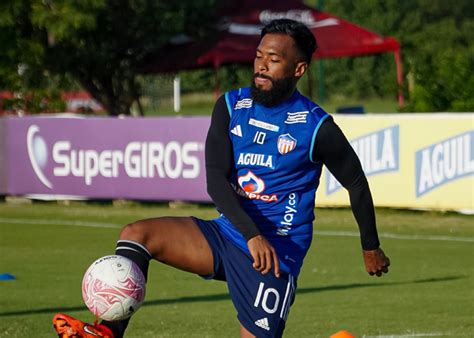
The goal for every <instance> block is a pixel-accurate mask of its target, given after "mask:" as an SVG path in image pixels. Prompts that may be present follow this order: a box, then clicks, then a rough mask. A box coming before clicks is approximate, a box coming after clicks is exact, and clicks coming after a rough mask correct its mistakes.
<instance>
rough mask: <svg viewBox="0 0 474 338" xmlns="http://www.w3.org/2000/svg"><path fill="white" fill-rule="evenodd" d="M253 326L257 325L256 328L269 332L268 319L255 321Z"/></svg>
mask: <svg viewBox="0 0 474 338" xmlns="http://www.w3.org/2000/svg"><path fill="white" fill-rule="evenodd" d="M255 325H257V326H258V327H261V328H262V329H264V330H267V331H270V326H268V319H267V317H265V318H262V319H259V320H256V321H255Z"/></svg>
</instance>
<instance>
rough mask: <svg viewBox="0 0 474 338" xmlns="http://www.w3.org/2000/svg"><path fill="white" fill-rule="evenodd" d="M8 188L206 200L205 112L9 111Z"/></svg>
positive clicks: (17, 191) (17, 192) (46, 193)
mask: <svg viewBox="0 0 474 338" xmlns="http://www.w3.org/2000/svg"><path fill="white" fill-rule="evenodd" d="M6 123H7V125H6V127H7V135H8V158H7V159H6V165H7V170H8V173H9V174H8V192H9V194H13V195H44V196H57V197H63V198H64V197H79V198H80V197H84V198H96V199H122V198H124V199H139V200H175V199H176V200H188V201H202V200H209V197H208V195H207V192H206V187H205V184H203V182H205V168H204V142H205V138H206V134H207V129H208V128H209V123H210V121H209V118H207V117H206V118H204V117H193V118H147V119H140V118H126V119H112V118H90V117H88V118H60V117H39V118H34V117H28V118H9V119H7V121H6Z"/></svg>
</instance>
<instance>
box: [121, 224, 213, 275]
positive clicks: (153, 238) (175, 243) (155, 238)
mask: <svg viewBox="0 0 474 338" xmlns="http://www.w3.org/2000/svg"><path fill="white" fill-rule="evenodd" d="M120 239H121V240H132V241H136V242H138V243H141V244H143V245H144V246H145V247H146V248H147V249H148V251H150V253H151V254H152V256H153V258H154V259H157V260H159V261H161V262H163V263H165V264H168V265H171V266H173V267H175V268H178V269H181V270H185V271H188V272H192V273H196V274H200V275H210V274H212V273H213V269H214V261H213V256H212V251H211V248H210V247H209V244H208V242H207V240H206V238H205V237H204V235H203V234H202V232H201V229H200V228H199V226H198V225H197V224H196V223H195V222H194V220H193V219H192V218H191V217H159V218H150V219H144V220H140V221H137V222H134V223H131V224H128V225H126V226H125V227H124V228H123V229H122V232H121V233H120Z"/></svg>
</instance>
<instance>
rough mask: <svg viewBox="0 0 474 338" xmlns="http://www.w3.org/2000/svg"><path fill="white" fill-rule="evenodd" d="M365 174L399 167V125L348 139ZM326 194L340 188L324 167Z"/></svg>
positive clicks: (375, 173) (389, 170) (384, 171)
mask: <svg viewBox="0 0 474 338" xmlns="http://www.w3.org/2000/svg"><path fill="white" fill-rule="evenodd" d="M350 144H351V145H352V147H353V148H354V150H355V152H356V154H357V156H358V157H359V159H360V162H361V164H362V168H363V169H364V172H365V174H366V175H367V176H371V175H377V174H381V173H386V172H391V171H398V169H399V167H400V160H399V158H400V150H399V149H400V126H399V125H394V126H391V127H388V128H384V129H380V130H377V131H375V132H373V133H370V134H367V135H363V136H361V137H358V138H356V139H353V140H351V141H350ZM326 177H327V180H326V195H331V194H333V193H335V192H336V191H338V190H339V189H340V188H341V184H340V183H339V182H338V181H337V180H336V179H335V178H334V176H333V175H332V174H331V173H330V172H329V171H328V170H327V169H326Z"/></svg>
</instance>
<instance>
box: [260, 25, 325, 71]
mask: <svg viewBox="0 0 474 338" xmlns="http://www.w3.org/2000/svg"><path fill="white" fill-rule="evenodd" d="M269 33H274V34H278V33H280V34H286V35H289V36H291V37H292V38H293V40H295V43H296V46H297V47H298V49H299V51H300V52H301V54H302V56H303V58H304V61H306V62H307V63H308V64H309V63H310V62H311V57H312V55H313V53H314V51H315V50H316V48H317V47H318V45H317V43H316V38H315V37H314V35H313V33H311V31H310V30H309V28H308V27H306V25H305V24H303V23H302V22H299V21H295V20H291V19H276V20H273V21H270V22H269V23H268V24H267V25H266V26H265V27H263V29H262V33H261V37H262V38H263V37H264V36H265V35H266V34H269Z"/></svg>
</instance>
